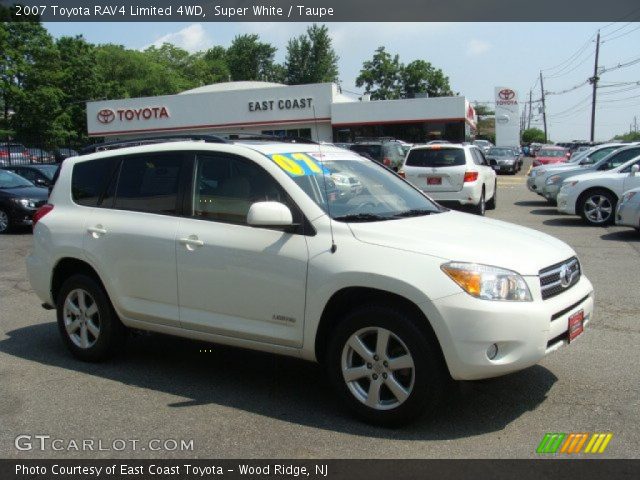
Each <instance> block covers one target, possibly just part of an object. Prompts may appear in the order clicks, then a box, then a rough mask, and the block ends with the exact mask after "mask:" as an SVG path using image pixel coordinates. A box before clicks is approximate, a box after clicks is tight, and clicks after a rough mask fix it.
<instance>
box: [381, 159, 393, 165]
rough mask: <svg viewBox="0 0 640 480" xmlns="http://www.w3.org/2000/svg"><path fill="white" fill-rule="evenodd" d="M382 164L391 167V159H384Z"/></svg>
mask: <svg viewBox="0 0 640 480" xmlns="http://www.w3.org/2000/svg"><path fill="white" fill-rule="evenodd" d="M382 163H383V164H384V165H386V166H387V167H388V166H389V165H391V159H390V158H388V157H384V158H383V159H382Z"/></svg>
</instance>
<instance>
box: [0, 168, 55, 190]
mask: <svg viewBox="0 0 640 480" xmlns="http://www.w3.org/2000/svg"><path fill="white" fill-rule="evenodd" d="M2 168H3V169H4V170H9V171H10V172H13V173H15V174H17V175H20V176H21V177H23V178H26V179H27V180H29V181H30V182H31V183H33V184H34V185H35V186H37V187H50V186H51V185H53V177H54V175H55V174H56V171H57V170H58V168H59V165H41V164H38V165H14V166H11V167H2Z"/></svg>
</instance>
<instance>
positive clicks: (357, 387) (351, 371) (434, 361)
mask: <svg viewBox="0 0 640 480" xmlns="http://www.w3.org/2000/svg"><path fill="white" fill-rule="evenodd" d="M416 321H424V320H423V319H414V318H412V316H411V315H410V314H407V313H405V312H403V311H402V310H398V309H395V308H393V307H383V306H372V307H363V308H360V309H357V310H355V311H354V312H352V313H351V314H349V315H347V316H346V317H345V319H344V320H343V321H342V322H341V323H340V325H339V326H338V327H337V329H336V330H335V331H334V334H333V337H332V338H331V340H330V342H329V347H328V351H327V357H326V359H327V370H328V373H329V378H330V380H331V383H332V384H333V386H334V388H335V390H336V392H337V393H338V395H339V396H340V397H341V398H342V400H343V401H344V402H345V403H346V405H347V406H348V407H349V408H350V409H351V410H352V411H353V412H354V413H355V414H356V415H357V416H358V417H359V418H361V419H362V420H364V421H366V422H369V423H373V424H377V425H383V426H398V425H402V424H404V423H407V422H409V421H411V420H413V419H415V418H417V417H418V416H420V415H422V414H424V413H425V412H428V413H431V414H433V413H434V412H435V410H436V408H437V405H438V404H439V402H440V399H441V397H442V394H443V392H444V390H445V387H446V383H447V380H446V379H447V378H448V376H447V374H446V369H445V368H444V365H443V362H442V360H441V358H440V356H439V347H438V345H437V343H436V342H435V341H434V340H432V339H429V338H427V336H425V334H424V333H423V332H422V331H421V330H420V329H419V328H418V327H417V325H416Z"/></svg>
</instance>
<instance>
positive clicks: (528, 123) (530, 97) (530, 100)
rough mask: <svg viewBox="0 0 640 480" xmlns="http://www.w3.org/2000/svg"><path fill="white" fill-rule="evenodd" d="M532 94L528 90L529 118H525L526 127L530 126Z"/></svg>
mask: <svg viewBox="0 0 640 480" xmlns="http://www.w3.org/2000/svg"><path fill="white" fill-rule="evenodd" d="M532 95H533V92H532V91H531V90H529V119H528V120H527V129H529V128H531V108H532V107H533V101H532Z"/></svg>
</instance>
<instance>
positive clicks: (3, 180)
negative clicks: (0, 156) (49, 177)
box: [0, 170, 49, 233]
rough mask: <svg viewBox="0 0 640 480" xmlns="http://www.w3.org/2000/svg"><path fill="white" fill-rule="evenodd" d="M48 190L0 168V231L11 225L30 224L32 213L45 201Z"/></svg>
mask: <svg viewBox="0 0 640 480" xmlns="http://www.w3.org/2000/svg"><path fill="white" fill-rule="evenodd" d="M48 198H49V191H48V190H47V189H46V188H42V187H36V186H35V185H34V184H33V183H31V182H30V181H29V180H27V179H26V178H22V177H21V176H20V175H16V174H15V173H13V172H9V171H8V170H0V233H6V232H7V231H9V230H10V229H11V228H12V227H16V226H20V225H31V223H32V219H33V214H34V213H36V210H38V208H40V207H41V206H42V205H44V204H45V203H47V199H48Z"/></svg>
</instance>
